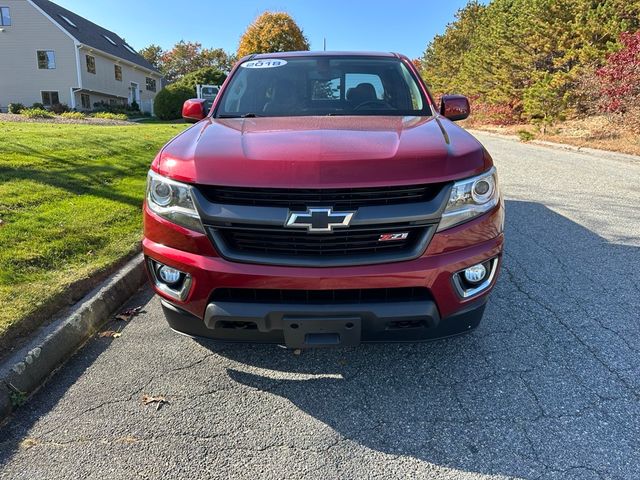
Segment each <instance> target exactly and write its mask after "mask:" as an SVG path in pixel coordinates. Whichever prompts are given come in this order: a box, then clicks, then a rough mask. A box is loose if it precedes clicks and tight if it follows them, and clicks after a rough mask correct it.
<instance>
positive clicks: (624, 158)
mask: <svg viewBox="0 0 640 480" xmlns="http://www.w3.org/2000/svg"><path fill="white" fill-rule="evenodd" d="M469 132H470V133H472V134H473V135H475V134H476V133H479V134H482V135H489V136H490V137H496V138H504V139H505V140H514V141H516V142H518V143H527V144H530V145H538V146H541V147H548V148H554V149H556V150H569V151H572V152H578V153H585V154H587V155H591V156H593V157H599V158H603V157H604V158H607V159H610V160H617V161H621V162H627V163H628V162H634V163H637V162H640V157H638V156H636V155H630V154H628V153H620V152H612V151H611V150H599V149H597V148H589V147H578V146H576V145H569V144H567V143H556V142H547V141H546V140H531V141H530V142H521V141H520V139H519V138H518V136H517V135H506V134H504V133H497V132H492V131H489V130H477V129H473V128H471V129H469Z"/></svg>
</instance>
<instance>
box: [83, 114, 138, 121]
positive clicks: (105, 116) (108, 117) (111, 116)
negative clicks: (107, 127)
mask: <svg viewBox="0 0 640 480" xmlns="http://www.w3.org/2000/svg"><path fill="white" fill-rule="evenodd" d="M91 116H92V117H93V118H102V119H104V120H122V121H126V120H128V119H129V117H127V116H126V115H125V114H124V113H112V112H96V113H94V114H92V115H91Z"/></svg>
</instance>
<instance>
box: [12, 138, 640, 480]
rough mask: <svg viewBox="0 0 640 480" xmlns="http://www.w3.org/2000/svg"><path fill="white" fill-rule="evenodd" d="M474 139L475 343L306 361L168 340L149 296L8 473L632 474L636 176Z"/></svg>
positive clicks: (638, 426)
mask: <svg viewBox="0 0 640 480" xmlns="http://www.w3.org/2000/svg"><path fill="white" fill-rule="evenodd" d="M478 137H479V138H480V139H481V140H482V141H483V143H484V144H485V145H486V146H487V148H488V149H489V151H490V152H491V153H492V155H493V156H494V159H495V161H496V164H497V165H498V168H499V175H500V179H501V185H502V191H503V193H504V195H505V198H506V207H507V233H506V237H507V244H506V253H505V261H504V266H503V269H502V274H501V277H500V279H499V282H498V285H497V287H496V289H495V291H494V293H493V296H492V298H491V300H490V302H489V304H488V307H487V310H486V313H485V317H484V320H483V323H482V324H481V325H480V327H479V328H478V329H477V330H476V331H475V332H473V333H471V334H469V335H465V336H462V337H458V338H454V339H448V340H442V341H437V342H432V343H425V344H412V345H362V346H361V347H359V348H353V349H336V350H317V351H305V352H303V353H302V354H301V355H294V354H293V353H292V352H291V351H286V350H284V349H282V348H279V347H277V346H256V345H224V344H216V343H214V342H207V341H195V340H192V339H189V338H187V337H183V336H180V335H177V334H174V333H172V332H171V331H170V330H169V328H168V327H167V325H166V324H165V322H164V319H163V318H162V313H161V310H160V305H159V302H158V299H157V298H154V297H153V296H152V295H151V293H150V291H149V290H148V289H143V290H142V291H141V292H140V293H139V294H138V295H137V296H136V297H135V298H133V299H132V300H131V301H130V304H129V305H130V306H132V305H144V306H145V307H144V308H145V312H144V313H143V314H142V315H140V316H139V317H137V318H135V319H134V320H132V321H131V322H130V323H128V324H126V325H125V328H124V329H123V331H122V336H121V337H120V338H117V339H106V338H97V339H94V340H91V341H90V342H89V343H88V344H87V345H86V346H85V347H84V348H83V349H82V350H81V351H79V352H78V354H77V355H76V356H75V357H74V358H72V359H71V360H70V361H69V362H68V364H67V365H65V366H64V367H63V368H62V369H61V370H60V371H59V372H58V373H57V374H56V375H55V376H54V377H53V378H52V379H51V380H50V381H49V382H48V383H47V384H46V385H45V386H44V387H43V388H42V389H41V390H40V392H39V393H37V394H36V395H35V396H34V398H32V399H31V400H30V401H29V403H28V404H27V405H25V406H24V407H23V408H21V409H20V410H19V411H18V412H17V413H16V414H15V415H14V417H13V418H12V419H11V420H10V422H9V423H8V424H6V425H5V426H3V427H1V429H0V478H2V479H11V480H14V479H30V480H31V479H33V478H47V479H67V478H96V479H97V478H100V479H102V478H109V479H130V478H142V479H158V478H172V479H177V478H185V479H198V478H234V479H236V478H247V479H255V478H272V479H291V478H311V479H316V478H317V479H327V478H385V479H387V478H430V479H498V478H525V479H581V480H582V479H586V480H589V479H634V478H638V477H639V476H640V403H639V402H640V399H639V396H640V361H639V360H640V356H639V353H640V346H639V343H638V340H639V338H640V314H639V311H640V280H639V279H638V274H639V272H640V209H639V208H638V205H640V188H639V187H638V185H640V161H638V162H633V161H625V160H620V159H615V158H609V157H608V156H606V155H603V157H602V158H596V157H594V156H590V155H585V154H581V153H577V152H570V151H561V150H554V149H550V148H547V147H541V146H534V145H526V144H520V143H517V142H514V141H512V140H506V139H502V138H496V137H493V136H489V135H485V134H478ZM144 394H147V395H153V396H164V397H165V398H166V399H167V401H168V402H169V403H168V404H166V405H163V406H162V407H161V408H160V409H156V406H154V405H147V406H144V405H143V404H142V401H141V398H142V395H144Z"/></svg>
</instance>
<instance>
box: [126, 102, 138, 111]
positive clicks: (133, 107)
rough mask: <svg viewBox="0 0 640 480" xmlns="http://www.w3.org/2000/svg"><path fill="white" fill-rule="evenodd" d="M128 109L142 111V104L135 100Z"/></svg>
mask: <svg viewBox="0 0 640 480" xmlns="http://www.w3.org/2000/svg"><path fill="white" fill-rule="evenodd" d="M126 110H127V111H129V112H139V111H140V105H138V102H136V101H135V100H134V101H133V102H131V103H130V104H129V105H128V106H127V107H126Z"/></svg>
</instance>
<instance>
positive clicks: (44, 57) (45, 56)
mask: <svg viewBox="0 0 640 480" xmlns="http://www.w3.org/2000/svg"><path fill="white" fill-rule="evenodd" d="M38 68H39V69H40V70H53V69H54V68H56V54H55V52H54V51H53V50H38Z"/></svg>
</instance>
